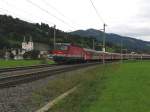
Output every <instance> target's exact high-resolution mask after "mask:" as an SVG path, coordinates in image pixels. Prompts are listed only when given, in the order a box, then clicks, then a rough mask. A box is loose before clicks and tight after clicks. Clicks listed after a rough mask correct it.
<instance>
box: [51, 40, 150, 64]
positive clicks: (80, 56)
mask: <svg viewBox="0 0 150 112" xmlns="http://www.w3.org/2000/svg"><path fill="white" fill-rule="evenodd" d="M50 55H51V57H52V58H53V60H54V61H55V62H58V63H80V62H87V61H102V60H121V59H150V55H147V54H133V53H131V54H120V53H109V52H102V51H96V50H92V49H86V48H82V47H79V46H76V45H73V44H69V43H57V44H56V49H55V50H52V51H50Z"/></svg>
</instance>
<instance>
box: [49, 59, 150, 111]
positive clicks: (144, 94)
mask: <svg viewBox="0 0 150 112" xmlns="http://www.w3.org/2000/svg"><path fill="white" fill-rule="evenodd" d="M80 73H81V74H84V75H81V74H80V75H81V76H83V77H81V79H82V80H80V81H79V82H78V83H80V87H79V88H78V90H77V91H75V92H74V93H72V94H70V95H69V96H68V97H66V98H65V99H64V100H62V101H60V102H59V103H58V104H56V105H55V106H54V107H53V108H52V109H51V110H50V111H49V112H150V106H149V105H150V101H149V99H150V61H145V62H138V61H137V62H126V63H123V64H119V63H118V64H109V65H105V66H97V67H95V68H94V69H90V70H86V71H84V72H80ZM85 76H86V77H85ZM69 83H70V82H68V85H69ZM63 86H64V85H62V86H61V87H60V88H63Z"/></svg>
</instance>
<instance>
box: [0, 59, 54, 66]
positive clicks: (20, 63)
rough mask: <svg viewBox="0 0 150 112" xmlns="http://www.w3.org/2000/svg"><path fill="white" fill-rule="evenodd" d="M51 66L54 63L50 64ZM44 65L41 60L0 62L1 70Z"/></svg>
mask: <svg viewBox="0 0 150 112" xmlns="http://www.w3.org/2000/svg"><path fill="white" fill-rule="evenodd" d="M48 63H49V64H51V63H52V62H48ZM38 64H42V61H41V60H0V68H6V67H17V66H30V65H38Z"/></svg>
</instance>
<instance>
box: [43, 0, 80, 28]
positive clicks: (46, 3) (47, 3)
mask: <svg viewBox="0 0 150 112" xmlns="http://www.w3.org/2000/svg"><path fill="white" fill-rule="evenodd" d="M42 2H43V3H44V4H45V5H47V6H49V7H51V8H52V9H54V10H55V11H56V12H57V13H59V14H60V15H61V16H62V17H65V18H66V19H68V20H69V21H70V22H71V23H72V24H75V25H76V26H78V25H77V24H76V23H75V22H74V21H73V20H71V19H70V18H68V17H67V16H65V15H64V14H63V13H62V12H61V11H59V10H58V9H57V8H55V7H54V6H52V5H51V4H50V3H49V2H47V1H46V0H42Z"/></svg>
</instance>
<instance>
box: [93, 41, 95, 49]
mask: <svg viewBox="0 0 150 112" xmlns="http://www.w3.org/2000/svg"><path fill="white" fill-rule="evenodd" d="M93 50H95V40H94V39H93Z"/></svg>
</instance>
